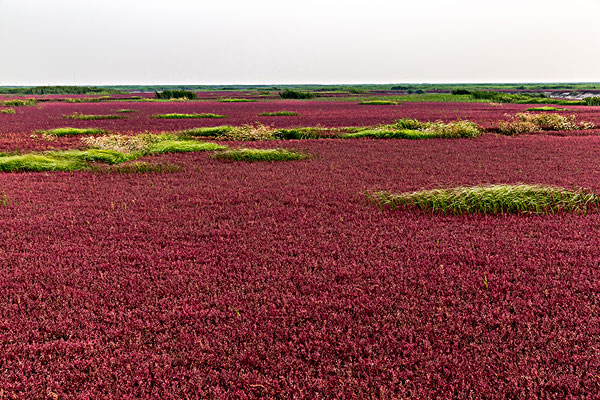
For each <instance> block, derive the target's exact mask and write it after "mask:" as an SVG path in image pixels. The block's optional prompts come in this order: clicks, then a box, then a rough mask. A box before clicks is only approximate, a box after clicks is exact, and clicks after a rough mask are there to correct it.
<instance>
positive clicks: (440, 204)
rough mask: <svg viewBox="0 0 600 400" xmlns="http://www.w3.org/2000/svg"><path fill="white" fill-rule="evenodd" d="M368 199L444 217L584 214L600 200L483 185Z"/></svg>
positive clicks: (584, 194) (577, 193) (544, 189)
mask: <svg viewBox="0 0 600 400" xmlns="http://www.w3.org/2000/svg"><path fill="white" fill-rule="evenodd" d="M367 196H368V198H369V200H371V201H372V202H374V203H376V204H378V205H379V206H380V207H389V208H391V209H393V210H395V209H397V208H418V209H421V210H423V211H425V212H432V213H443V214H475V213H480V214H507V213H514V214H555V213H558V212H579V213H585V212H587V211H588V209H590V208H592V207H597V206H598V205H600V197H599V196H598V195H596V194H595V193H593V192H591V191H589V190H585V189H578V190H567V189H564V188H560V187H554V186H544V185H486V186H472V187H456V188H451V189H433V190H422V191H417V192H410V193H400V194H392V193H388V192H374V193H368V194H367Z"/></svg>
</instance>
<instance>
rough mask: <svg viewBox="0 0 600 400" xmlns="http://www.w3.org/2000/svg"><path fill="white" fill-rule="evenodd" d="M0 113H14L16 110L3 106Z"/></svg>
mask: <svg viewBox="0 0 600 400" xmlns="http://www.w3.org/2000/svg"><path fill="white" fill-rule="evenodd" d="M0 113H2V114H16V113H17V112H16V111H15V109H14V108H4V109H2V110H0Z"/></svg>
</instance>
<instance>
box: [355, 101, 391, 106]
mask: <svg viewBox="0 0 600 400" xmlns="http://www.w3.org/2000/svg"><path fill="white" fill-rule="evenodd" d="M358 104H359V105H363V106H395V105H397V104H398V103H397V102H395V101H390V100H364V101H360V102H358Z"/></svg>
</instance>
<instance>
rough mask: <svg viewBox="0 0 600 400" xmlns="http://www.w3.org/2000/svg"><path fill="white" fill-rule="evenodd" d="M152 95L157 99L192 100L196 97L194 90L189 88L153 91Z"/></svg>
mask: <svg viewBox="0 0 600 400" xmlns="http://www.w3.org/2000/svg"><path fill="white" fill-rule="evenodd" d="M154 97H156V98H157V99H166V100H169V99H187V100H194V99H196V98H198V95H197V94H196V92H191V91H189V90H163V91H162V92H154Z"/></svg>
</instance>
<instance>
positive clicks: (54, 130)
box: [35, 128, 107, 136]
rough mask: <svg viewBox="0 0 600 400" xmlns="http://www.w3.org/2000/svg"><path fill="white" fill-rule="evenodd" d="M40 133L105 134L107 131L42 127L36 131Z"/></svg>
mask: <svg viewBox="0 0 600 400" xmlns="http://www.w3.org/2000/svg"><path fill="white" fill-rule="evenodd" d="M35 133H37V134H39V135H50V136H77V135H104V134H105V133H107V131H105V130H103V129H96V128H56V129H40V130H37V131H35Z"/></svg>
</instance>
